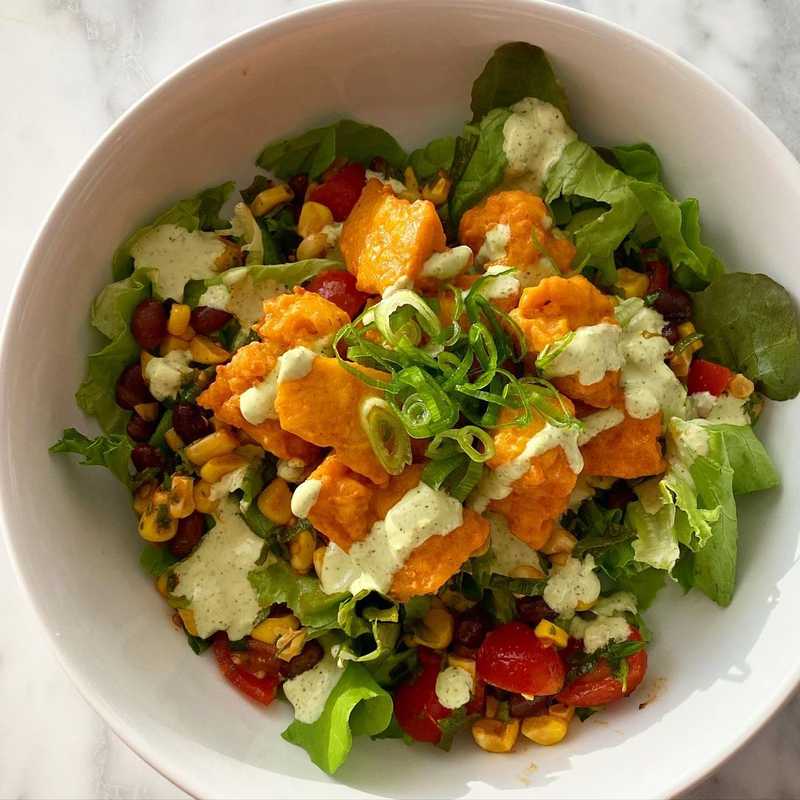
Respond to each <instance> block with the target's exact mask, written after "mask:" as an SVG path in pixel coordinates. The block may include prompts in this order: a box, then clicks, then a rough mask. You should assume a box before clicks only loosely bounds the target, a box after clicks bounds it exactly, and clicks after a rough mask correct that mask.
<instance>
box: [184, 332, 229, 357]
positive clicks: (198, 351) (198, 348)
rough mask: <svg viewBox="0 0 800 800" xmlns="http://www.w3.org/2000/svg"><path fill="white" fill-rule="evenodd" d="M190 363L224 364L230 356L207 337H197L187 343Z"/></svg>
mask: <svg viewBox="0 0 800 800" xmlns="http://www.w3.org/2000/svg"><path fill="white" fill-rule="evenodd" d="M189 351H190V352H191V354H192V361H196V362H197V363H198V364H224V363H225V362H226V361H227V360H228V359H229V358H230V357H231V354H230V353H229V352H228V351H227V350H226V349H225V348H224V347H220V346H219V345H218V344H217V343H216V342H214V341H212V340H211V339H209V338H208V337H207V336H200V335H197V336H195V337H194V339H192V341H191V342H190V343H189Z"/></svg>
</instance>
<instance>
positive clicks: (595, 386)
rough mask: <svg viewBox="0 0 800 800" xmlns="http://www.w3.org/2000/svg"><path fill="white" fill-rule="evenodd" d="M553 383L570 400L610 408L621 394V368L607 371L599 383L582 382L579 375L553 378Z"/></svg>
mask: <svg viewBox="0 0 800 800" xmlns="http://www.w3.org/2000/svg"><path fill="white" fill-rule="evenodd" d="M553 385H554V386H555V387H556V389H558V391H559V392H561V393H562V394H565V395H566V396H567V397H569V399H570V400H580V401H582V402H584V403H586V404H588V405H590V406H594V407H595V408H609V407H610V406H612V405H614V400H615V399H616V398H617V396H618V395H619V370H616V369H615V370H612V371H609V372H606V374H605V375H603V377H602V378H600V380H599V381H597V383H589V384H587V385H584V384H582V383H581V382H580V381H579V380H578V377H577V375H566V376H564V377H563V378H553Z"/></svg>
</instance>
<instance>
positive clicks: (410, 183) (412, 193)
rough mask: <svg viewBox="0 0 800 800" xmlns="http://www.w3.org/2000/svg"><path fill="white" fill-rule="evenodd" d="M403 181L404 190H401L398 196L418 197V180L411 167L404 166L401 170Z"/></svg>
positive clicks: (409, 198) (412, 199)
mask: <svg viewBox="0 0 800 800" xmlns="http://www.w3.org/2000/svg"><path fill="white" fill-rule="evenodd" d="M403 183H404V184H405V187H406V188H405V191H404V192H401V194H400V196H401V197H403V198H405V199H406V200H411V201H414V200H418V199H419V181H417V176H416V174H415V172H414V170H413V168H412V167H406V168H405V170H404V171H403Z"/></svg>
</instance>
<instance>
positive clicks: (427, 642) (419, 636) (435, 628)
mask: <svg viewBox="0 0 800 800" xmlns="http://www.w3.org/2000/svg"><path fill="white" fill-rule="evenodd" d="M454 628H455V623H454V621H453V615H452V614H451V613H450V612H449V611H447V609H445V608H430V609H429V610H428V613H427V614H426V615H425V616H424V617H423V618H422V623H421V624H420V625H419V626H418V627H417V629H416V630H415V632H414V635H413V641H414V644H417V645H423V646H424V647H430V648H431V649H432V650H444V649H446V648H447V647H448V646H449V645H450V642H452V641H453V630H454Z"/></svg>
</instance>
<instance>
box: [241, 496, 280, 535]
mask: <svg viewBox="0 0 800 800" xmlns="http://www.w3.org/2000/svg"><path fill="white" fill-rule="evenodd" d="M242 519H243V520H244V521H245V522H246V523H247V527H248V528H250V530H251V531H253V533H254V534H255V535H256V536H260V537H261V538H262V539H266V540H267V541H270V540H271V539H272V537H273V534H274V533H275V531H276V530H277V529H278V526H277V525H275V523H274V522H272V521H271V520H269V519H267V518H266V517H265V516H264V515H263V514H262V513H261V512H260V511H259V509H258V506H257V505H256V504H255V503H250V505H248V506H247V508H246V509H245V510H244V511H243V512H242Z"/></svg>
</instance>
